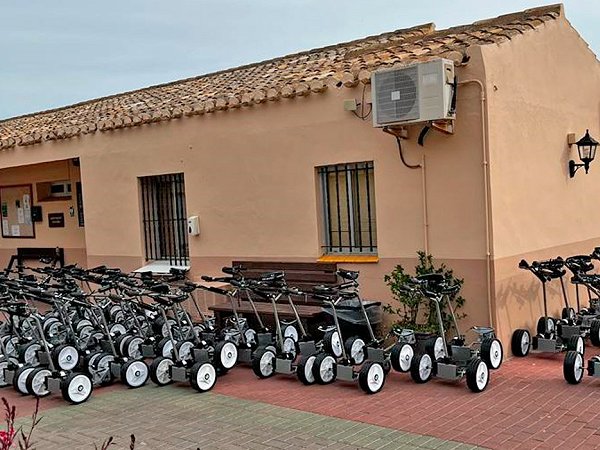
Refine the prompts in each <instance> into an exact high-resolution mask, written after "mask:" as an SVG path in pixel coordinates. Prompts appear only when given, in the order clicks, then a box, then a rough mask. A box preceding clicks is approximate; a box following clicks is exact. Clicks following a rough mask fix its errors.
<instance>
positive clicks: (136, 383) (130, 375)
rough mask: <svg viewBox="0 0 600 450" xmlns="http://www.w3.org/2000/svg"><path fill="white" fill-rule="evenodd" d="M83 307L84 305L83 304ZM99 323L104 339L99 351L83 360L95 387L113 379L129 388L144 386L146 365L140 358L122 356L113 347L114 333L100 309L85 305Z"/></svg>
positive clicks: (146, 371)
mask: <svg viewBox="0 0 600 450" xmlns="http://www.w3.org/2000/svg"><path fill="white" fill-rule="evenodd" d="M84 305H85V304H84ZM85 306H87V307H88V308H90V310H91V313H92V315H93V316H94V317H95V318H96V320H97V321H98V322H99V323H100V326H101V328H102V330H103V332H104V339H103V340H101V341H100V347H101V349H100V350H97V351H95V352H93V353H90V354H89V355H88V356H87V357H86V358H85V360H84V365H85V368H86V370H87V372H88V373H89V374H90V376H91V377H92V380H93V382H94V384H95V385H100V386H105V385H109V384H111V383H112V382H113V381H114V380H115V379H118V380H120V381H122V382H123V383H124V384H125V385H126V386H128V387H130V388H138V387H141V386H143V385H144V384H146V382H147V381H148V376H149V369H148V365H147V364H146V363H145V362H144V361H143V360H142V359H141V358H140V357H138V358H137V359H136V358H129V357H127V356H122V354H121V353H120V352H118V351H117V347H116V346H115V340H114V333H111V331H110V328H109V326H108V323H107V321H106V318H105V317H104V313H103V310H102V308H100V307H98V306H95V305H91V304H89V305H85Z"/></svg>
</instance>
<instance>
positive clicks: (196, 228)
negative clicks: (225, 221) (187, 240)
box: [188, 216, 200, 236]
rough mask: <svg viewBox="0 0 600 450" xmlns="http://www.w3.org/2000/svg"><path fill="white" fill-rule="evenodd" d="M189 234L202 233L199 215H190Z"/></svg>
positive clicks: (196, 234)
mask: <svg viewBox="0 0 600 450" xmlns="http://www.w3.org/2000/svg"><path fill="white" fill-rule="evenodd" d="M188 234H189V235H190V236H198V235H200V223H199V222H198V216H192V217H188Z"/></svg>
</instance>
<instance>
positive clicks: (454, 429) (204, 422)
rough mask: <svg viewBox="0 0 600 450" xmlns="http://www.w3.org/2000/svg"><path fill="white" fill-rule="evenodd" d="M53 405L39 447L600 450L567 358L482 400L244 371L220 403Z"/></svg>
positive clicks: (594, 385) (157, 397) (599, 399)
mask: <svg viewBox="0 0 600 450" xmlns="http://www.w3.org/2000/svg"><path fill="white" fill-rule="evenodd" d="M4 392H6V396H7V397H8V398H10V399H11V401H13V402H16V404H17V406H18V408H19V413H20V414H29V412H30V410H31V408H32V407H33V404H34V403H33V401H32V400H31V399H29V398H18V397H17V396H16V394H15V393H14V391H12V390H10V389H9V390H6V391H2V393H4ZM57 405H60V406H59V407H56V406H57ZM42 407H43V408H45V411H44V412H43V415H44V420H43V422H42V424H43V426H42V428H40V430H39V434H37V436H38V438H39V442H40V444H41V442H42V440H43V443H44V445H40V446H38V448H39V449H45V448H93V446H88V447H85V445H88V444H89V443H91V442H97V443H100V441H102V439H104V438H106V437H108V436H110V435H111V434H112V435H114V436H115V437H117V438H118V441H119V444H120V446H119V447H116V448H127V447H126V445H124V444H127V442H128V440H127V435H128V434H130V433H132V432H133V433H135V434H136V436H138V441H139V444H138V446H137V447H136V448H187V447H185V445H188V444H189V445H188V447H189V448H196V447H200V448H203V449H204V448H220V447H219V446H221V447H222V448H248V447H249V446H250V445H252V446H253V448H265V447H267V448H268V447H271V448H285V447H290V448H298V447H301V446H302V444H304V446H305V447H308V448H317V446H318V447H319V448H322V447H324V446H326V445H328V446H331V448H378V446H379V447H381V448H402V447H403V446H405V447H407V448H416V447H417V446H420V447H422V448H432V447H434V446H438V445H439V446H440V447H442V448H445V447H446V446H456V445H459V444H458V443H466V444H469V445H477V446H482V447H488V448H501V449H504V448H511V449H512V448H523V449H533V448H537V449H549V448H559V447H563V448H578V449H588V448H589V449H592V448H599V447H600V380H598V379H594V378H590V377H586V378H585V379H584V382H583V383H582V384H580V385H578V386H571V385H568V384H567V383H566V382H565V381H564V380H563V378H562V355H556V356H553V357H540V356H533V357H528V358H525V359H513V360H511V361H508V362H507V363H505V364H504V365H503V366H502V367H501V369H500V370H499V371H497V372H494V373H493V374H492V380H491V383H490V386H489V388H488V390H487V391H486V392H484V393H482V394H473V393H471V392H470V391H468V389H467V388H466V386H465V384H464V383H444V382H440V381H437V380H434V381H431V382H430V383H428V384H426V385H416V384H415V383H413V382H412V381H411V380H410V378H409V376H407V375H403V374H398V373H394V372H392V373H391V374H390V376H389V378H388V380H387V382H386V385H385V387H384V390H383V391H382V392H381V393H380V394H377V395H374V396H368V395H365V394H363V393H362V392H361V391H360V390H359V389H358V387H357V386H356V385H352V384H344V383H336V384H334V385H330V386H308V387H307V386H303V385H301V384H300V383H298V382H296V381H295V380H294V379H293V378H286V377H276V378H273V379H269V380H258V379H257V378H256V377H255V376H254V375H253V373H252V371H251V370H250V369H249V368H245V367H239V368H235V369H234V370H232V371H231V372H230V373H229V374H227V375H226V376H224V377H222V378H220V379H219V382H218V384H217V386H216V387H215V389H214V391H213V392H212V393H209V394H196V393H195V392H193V391H191V390H190V389H189V388H187V387H184V386H170V387H166V388H155V387H154V386H148V387H145V388H143V389H140V390H135V391H131V390H127V389H125V388H123V387H121V386H115V387H111V388H108V389H106V388H103V389H99V390H97V392H96V393H95V395H94V397H93V398H92V399H91V400H90V402H88V403H87V404H85V405H81V406H78V407H70V406H69V407H67V406H64V404H63V403H62V401H60V400H51V399H44V400H43V403H42ZM347 429H350V430H351V431H352V433H353V434H352V436H349V435H348V432H347V431H345V430H347ZM190 436H192V438H190ZM427 436H432V437H435V438H438V439H432V438H431V437H427ZM61 439H62V440H61ZM201 439H202V440H201ZM221 439H222V440H221ZM409 440H410V442H409ZM448 441H453V442H450V443H449V442H448ZM50 442H54V443H55V447H52V446H51V445H50ZM70 443H73V444H76V445H72V446H71V445H69V444H70ZM142 443H143V444H144V445H145V446H142ZM163 444H164V446H163V447H161V446H160V445H163ZM184 444H185V445H184ZM82 445H83V447H81V446H82ZM261 445H262V446H263V447H261ZM386 445H387V447H386ZM121 446H122V447H121Z"/></svg>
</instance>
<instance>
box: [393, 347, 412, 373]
mask: <svg viewBox="0 0 600 450" xmlns="http://www.w3.org/2000/svg"><path fill="white" fill-rule="evenodd" d="M414 356H415V349H414V348H413V346H412V345H410V344H407V343H402V342H398V343H396V344H394V346H393V347H392V351H391V353H390V361H391V363H392V367H393V368H394V370H395V371H396V372H402V373H407V372H409V371H410V365H411V362H412V359H413V357H414Z"/></svg>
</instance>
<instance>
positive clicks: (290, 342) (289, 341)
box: [281, 336, 299, 360]
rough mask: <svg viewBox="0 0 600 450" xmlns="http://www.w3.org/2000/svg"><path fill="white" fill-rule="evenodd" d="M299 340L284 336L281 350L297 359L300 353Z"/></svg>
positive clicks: (291, 357)
mask: <svg viewBox="0 0 600 450" xmlns="http://www.w3.org/2000/svg"><path fill="white" fill-rule="evenodd" d="M298 348H299V346H298V342H297V341H295V340H294V339H293V338H292V337H289V336H288V337H286V338H283V345H282V346H281V350H282V352H283V353H284V354H285V355H288V357H289V358H290V359H292V360H294V359H296V355H297V354H298Z"/></svg>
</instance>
